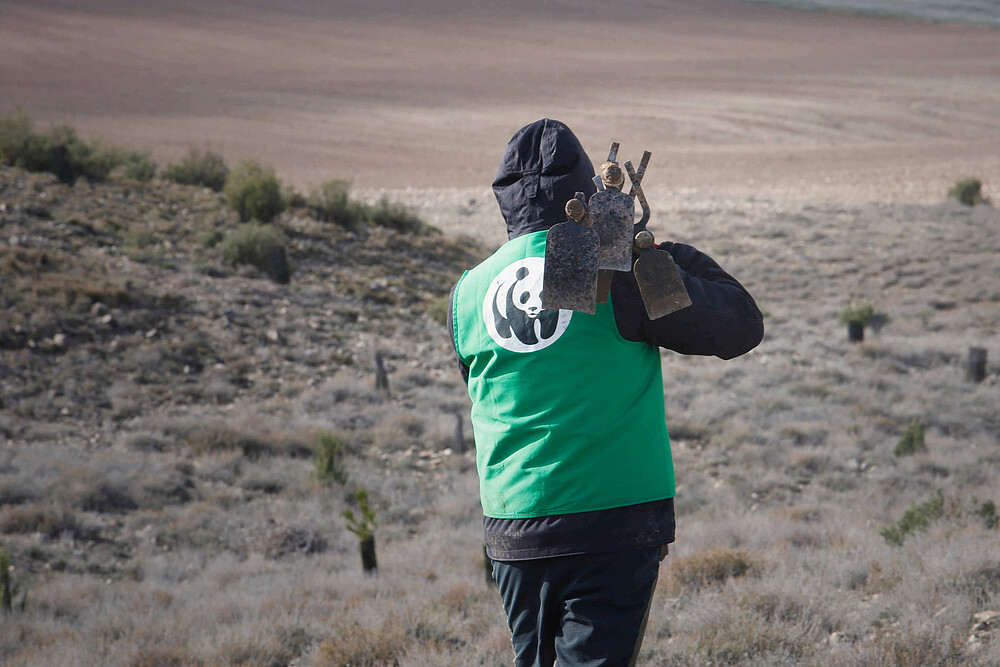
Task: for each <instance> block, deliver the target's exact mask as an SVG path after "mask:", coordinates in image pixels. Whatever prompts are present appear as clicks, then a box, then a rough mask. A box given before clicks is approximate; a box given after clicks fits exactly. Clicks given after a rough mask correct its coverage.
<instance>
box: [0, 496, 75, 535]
mask: <svg viewBox="0 0 1000 667" xmlns="http://www.w3.org/2000/svg"><path fill="white" fill-rule="evenodd" d="M0 532H2V533H25V534H30V533H41V534H43V535H45V536H46V537H48V538H50V539H54V538H57V537H59V536H60V535H62V534H63V533H67V534H69V535H72V536H73V537H74V538H81V537H85V536H86V535H85V534H84V533H85V532H86V531H85V530H82V529H81V527H80V526H79V524H78V523H77V520H76V517H75V516H74V515H73V514H72V513H71V512H69V511H68V510H66V509H63V508H59V507H55V506H49V505H40V504H30V505H22V506H13V505H11V506H6V507H3V508H2V509H0Z"/></svg>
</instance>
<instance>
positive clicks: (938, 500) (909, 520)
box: [879, 489, 944, 547]
mask: <svg viewBox="0 0 1000 667" xmlns="http://www.w3.org/2000/svg"><path fill="white" fill-rule="evenodd" d="M943 514H944V494H942V493H941V490H940V489H938V490H937V491H935V492H934V495H933V496H931V498H930V500H926V501H924V502H922V503H920V504H918V505H913V506H912V507H910V508H909V509H908V510H906V511H905V512H903V516H901V517H900V518H899V521H897V522H896V523H894V524H892V525H889V526H886V527H884V528H882V529H881V530H880V531H879V535H881V536H882V537H883V538H885V541H886V542H888V543H889V544H892V545H893V546H897V547H898V546H901V545H902V544H903V541H904V540H906V537H907V536H908V535H909V534H910V533H912V532H914V531H917V530H927V528H928V527H929V526H930V525H931V523H933V522H934V521H937V520H938V519H940V518H941V516H942V515H943Z"/></svg>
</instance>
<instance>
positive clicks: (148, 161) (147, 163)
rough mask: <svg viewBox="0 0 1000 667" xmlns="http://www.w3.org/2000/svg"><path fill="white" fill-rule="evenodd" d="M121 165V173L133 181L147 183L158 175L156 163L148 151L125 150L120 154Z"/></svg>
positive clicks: (123, 176)
mask: <svg viewBox="0 0 1000 667" xmlns="http://www.w3.org/2000/svg"><path fill="white" fill-rule="evenodd" d="M120 159H121V167H120V171H119V175H120V176H121V177H122V178H127V179H130V180H133V181H139V182H141V183H145V182H146V181H148V180H150V179H151V178H153V177H154V176H156V163H154V162H153V160H152V158H150V157H149V154H148V153H140V152H138V151H125V152H123V153H121V154H120Z"/></svg>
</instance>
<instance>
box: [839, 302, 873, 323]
mask: <svg viewBox="0 0 1000 667" xmlns="http://www.w3.org/2000/svg"><path fill="white" fill-rule="evenodd" d="M874 316H875V308H874V307H873V306H872V305H871V304H870V303H864V302H862V303H854V302H853V301H852V302H851V303H850V304H848V305H846V306H844V308H843V310H841V311H840V313H839V314H838V315H837V319H838V320H839V321H840V323H841V324H861V325H862V326H868V323H869V322H871V319H872V317H874Z"/></svg>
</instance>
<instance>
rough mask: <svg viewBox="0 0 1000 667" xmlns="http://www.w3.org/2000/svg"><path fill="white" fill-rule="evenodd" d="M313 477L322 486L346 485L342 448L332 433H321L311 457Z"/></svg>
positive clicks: (345, 469)
mask: <svg viewBox="0 0 1000 667" xmlns="http://www.w3.org/2000/svg"><path fill="white" fill-rule="evenodd" d="M313 476H314V477H315V478H316V479H317V480H318V481H319V482H320V483H322V484H330V483H331V482H337V483H338V484H346V483H347V468H346V467H345V466H344V448H343V445H341V443H340V440H338V439H337V437H336V436H335V435H333V434H332V433H321V434H320V436H319V439H318V440H317V441H316V453H315V455H314V456H313Z"/></svg>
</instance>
